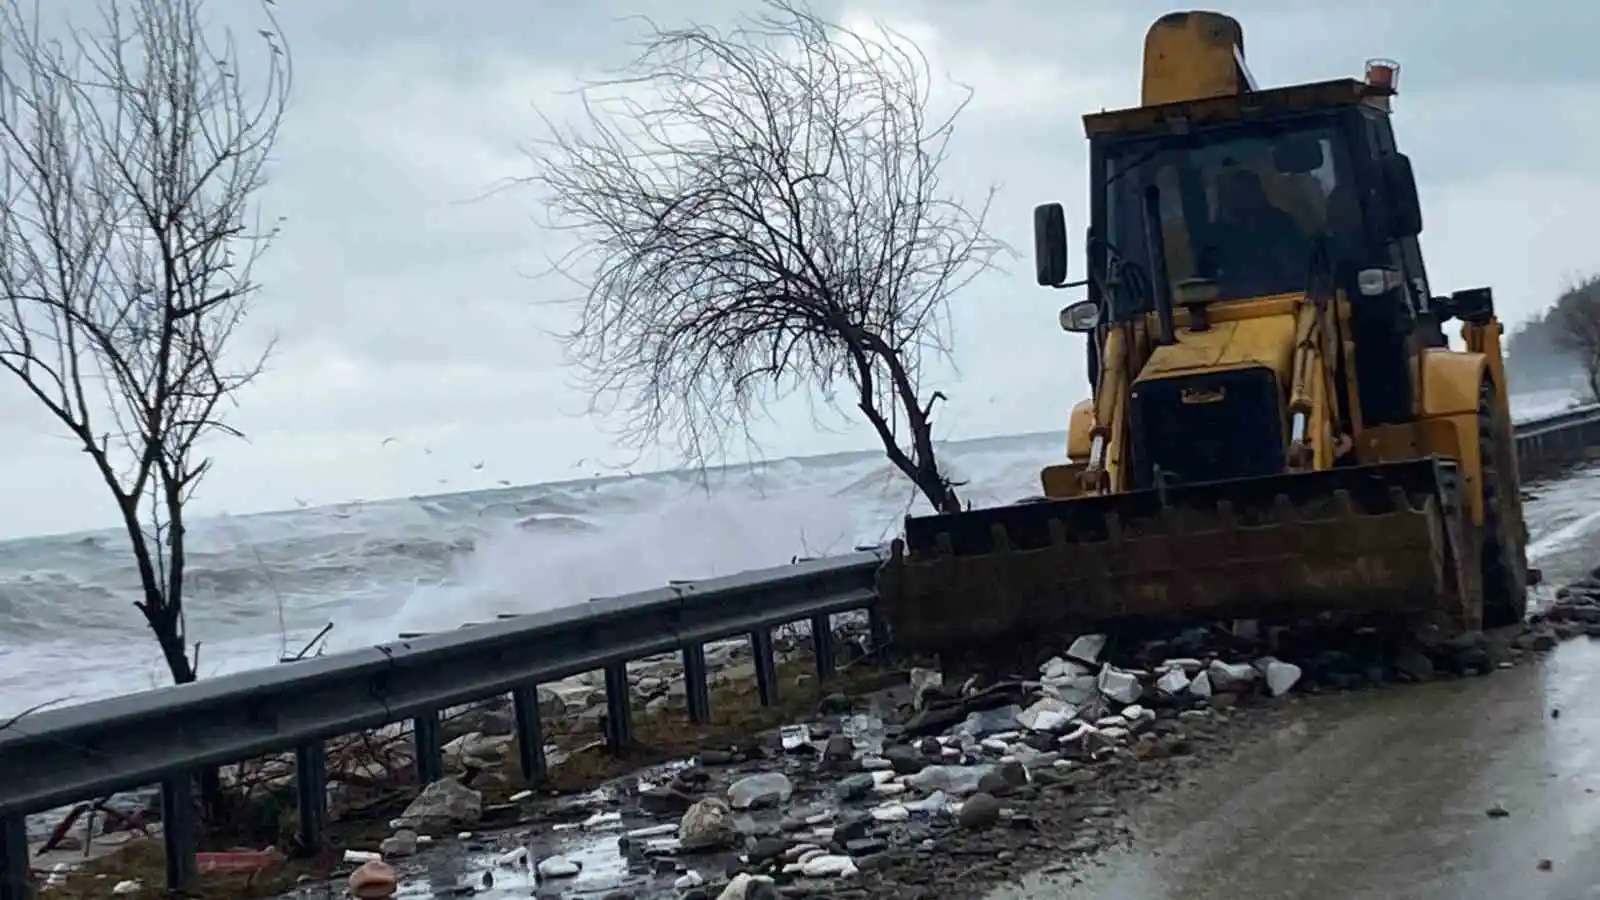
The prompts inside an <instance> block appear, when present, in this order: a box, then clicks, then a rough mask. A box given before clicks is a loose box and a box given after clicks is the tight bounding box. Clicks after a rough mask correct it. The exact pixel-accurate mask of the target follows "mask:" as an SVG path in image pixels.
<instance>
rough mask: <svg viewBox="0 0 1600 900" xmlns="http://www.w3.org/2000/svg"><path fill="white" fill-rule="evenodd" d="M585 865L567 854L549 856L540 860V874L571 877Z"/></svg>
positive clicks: (552, 876) (549, 876)
mask: <svg viewBox="0 0 1600 900" xmlns="http://www.w3.org/2000/svg"><path fill="white" fill-rule="evenodd" d="M581 871H583V867H582V866H580V865H578V864H577V863H575V862H573V861H572V860H570V859H567V858H566V857H565V856H547V857H545V858H544V859H541V860H539V874H540V875H543V876H544V877H546V878H571V877H573V876H574V875H577V874H578V873H579V872H581Z"/></svg>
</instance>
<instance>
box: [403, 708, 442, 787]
mask: <svg viewBox="0 0 1600 900" xmlns="http://www.w3.org/2000/svg"><path fill="white" fill-rule="evenodd" d="M411 730H412V735H411V736H412V739H413V740H414V741H415V742H416V745H417V784H420V785H422V786H424V787H426V786H427V785H430V784H433V783H434V782H435V781H438V780H439V779H441V778H443V777H444V748H443V747H441V746H440V744H441V741H440V739H439V738H440V731H441V729H440V727H439V711H438V710H437V709H430V710H428V711H427V712H425V713H422V714H421V715H419V716H417V717H416V718H415V719H412V720H411Z"/></svg>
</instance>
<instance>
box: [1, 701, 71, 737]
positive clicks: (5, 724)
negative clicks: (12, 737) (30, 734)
mask: <svg viewBox="0 0 1600 900" xmlns="http://www.w3.org/2000/svg"><path fill="white" fill-rule="evenodd" d="M62 702H64V701H61V700H46V701H45V702H43V703H36V704H34V705H33V706H30V707H28V708H27V709H25V710H23V711H22V712H19V713H17V714H16V715H14V716H11V717H10V718H7V719H0V731H5V730H6V729H7V728H10V727H11V726H13V725H15V724H17V723H18V722H21V721H22V720H23V719H26V718H27V717H29V716H31V715H33V714H34V713H36V712H41V711H43V710H46V709H49V708H50V707H52V706H55V705H56V704H58V703H62Z"/></svg>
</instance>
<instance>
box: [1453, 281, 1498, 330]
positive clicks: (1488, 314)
mask: <svg viewBox="0 0 1600 900" xmlns="http://www.w3.org/2000/svg"><path fill="white" fill-rule="evenodd" d="M1450 312H1451V313H1453V314H1454V315H1455V317H1456V318H1458V319H1460V320H1461V321H1463V322H1465V323H1467V324H1468V325H1487V324H1489V321H1490V320H1491V319H1493V318H1494V289H1493V288H1486V287H1480V288H1467V289H1466V290H1463V291H1456V292H1455V293H1453V294H1451V295H1450Z"/></svg>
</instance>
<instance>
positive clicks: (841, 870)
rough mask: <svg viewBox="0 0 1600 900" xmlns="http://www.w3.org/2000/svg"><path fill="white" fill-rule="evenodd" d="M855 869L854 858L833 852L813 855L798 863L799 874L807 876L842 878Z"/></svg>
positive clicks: (855, 870) (853, 872)
mask: <svg viewBox="0 0 1600 900" xmlns="http://www.w3.org/2000/svg"><path fill="white" fill-rule="evenodd" d="M857 871H859V870H858V869H857V868H856V864H855V860H853V859H851V858H850V857H848V856H835V855H833V854H825V855H823V856H818V857H814V858H812V859H809V860H807V861H806V862H803V863H801V864H800V874H801V875H804V876H806V877H807V878H844V877H848V876H850V875H854V874H856V872H857Z"/></svg>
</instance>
